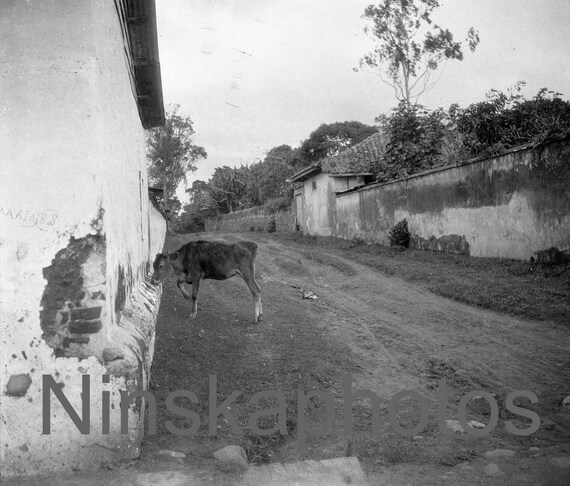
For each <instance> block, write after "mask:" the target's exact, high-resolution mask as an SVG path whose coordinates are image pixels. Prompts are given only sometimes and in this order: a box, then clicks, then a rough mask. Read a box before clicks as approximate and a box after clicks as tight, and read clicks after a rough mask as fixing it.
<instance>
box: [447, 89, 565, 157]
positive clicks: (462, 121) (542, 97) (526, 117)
mask: <svg viewBox="0 0 570 486" xmlns="http://www.w3.org/2000/svg"><path fill="white" fill-rule="evenodd" d="M525 84H526V83H524V82H522V81H521V82H519V83H517V84H516V85H515V87H514V88H512V89H509V90H507V93H506V94H505V93H502V92H500V91H497V90H491V91H490V92H489V93H487V101H483V102H481V103H474V104H472V105H469V106H468V107H467V108H465V109H461V108H459V107H458V106H457V105H452V106H451V107H450V109H449V114H450V118H451V120H452V121H453V123H454V124H455V126H456V127H457V130H458V131H459V132H460V133H461V134H462V135H463V136H464V141H463V144H464V146H465V149H466V150H467V151H468V153H469V154H470V156H472V157H476V156H481V155H496V154H499V153H501V152H503V151H504V150H506V149H509V148H512V147H516V146H517V145H523V144H526V143H538V142H542V141H545V140H549V139H557V138H563V137H566V136H568V135H569V134H570V102H568V101H564V100H562V99H561V98H560V96H561V93H556V92H554V91H549V90H548V89H547V88H542V89H541V90H540V91H539V92H538V94H537V95H536V96H535V97H534V98H533V99H531V100H526V99H525V98H524V96H523V95H521V94H520V91H521V89H522V87H523V86H524V85H525Z"/></svg>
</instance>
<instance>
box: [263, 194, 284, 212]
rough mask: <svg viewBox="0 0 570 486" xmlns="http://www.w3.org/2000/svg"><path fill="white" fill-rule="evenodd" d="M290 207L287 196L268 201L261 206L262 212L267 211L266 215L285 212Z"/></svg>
mask: <svg viewBox="0 0 570 486" xmlns="http://www.w3.org/2000/svg"><path fill="white" fill-rule="evenodd" d="M290 207H291V197H289V196H283V197H278V198H275V199H270V200H269V201H267V202H266V203H265V204H264V205H263V209H264V211H267V212H268V213H276V212H278V211H287V210H288V209H289V208H290Z"/></svg>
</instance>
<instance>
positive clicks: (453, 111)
mask: <svg viewBox="0 0 570 486" xmlns="http://www.w3.org/2000/svg"><path fill="white" fill-rule="evenodd" d="M524 85H525V83H524V82H519V83H517V84H516V85H515V87H514V88H513V89H511V90H508V91H507V93H506V94H505V93H502V92H500V91H497V90H491V91H490V92H489V93H488V94H487V100H486V101H484V102H480V103H474V104H472V105H469V106H468V107H467V108H460V107H459V106H458V105H456V104H454V105H451V107H450V108H449V110H448V111H445V110H443V109H441V108H439V109H437V110H428V109H426V108H424V107H422V106H420V105H415V106H407V105H406V104H404V103H401V104H400V105H399V106H398V107H397V108H396V109H394V110H393V113H392V114H391V115H390V116H386V115H380V116H379V117H377V118H376V121H377V122H378V123H379V125H380V131H382V132H384V133H385V134H386V140H387V143H386V149H385V164H384V166H383V167H382V168H381V170H379V171H378V172H377V173H376V177H377V179H378V180H380V181H386V180H392V179H396V178H399V177H407V176H409V175H411V174H414V173H417V172H421V171H424V170H427V169H430V168H434V167H439V166H445V165H454V164H458V163H461V162H464V161H466V160H468V159H471V158H474V157H484V156H492V155H498V154H500V153H502V152H504V151H505V150H507V149H510V148H513V147H517V146H520V145H525V144H538V143H540V142H544V141H547V140H556V139H561V138H564V137H567V136H569V135H570V102H568V101H564V100H563V99H562V98H561V97H560V96H561V94H560V93H555V92H553V91H550V90H548V89H547V88H543V89H541V90H540V91H539V92H538V94H537V95H536V96H535V97H534V98H532V99H530V100H527V99H525V98H524V96H523V95H521V94H520V91H521V88H522V87H523V86H524Z"/></svg>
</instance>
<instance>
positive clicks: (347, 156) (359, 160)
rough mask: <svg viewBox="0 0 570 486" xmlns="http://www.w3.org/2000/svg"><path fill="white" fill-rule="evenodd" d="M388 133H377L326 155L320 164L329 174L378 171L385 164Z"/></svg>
mask: <svg viewBox="0 0 570 486" xmlns="http://www.w3.org/2000/svg"><path fill="white" fill-rule="evenodd" d="M385 146H386V135H384V134H383V133H380V132H378V133H375V134H374V135H371V136H370V137H368V138H366V139H365V140H363V141H362V142H360V143H357V144H356V145H353V146H352V147H350V148H348V149H347V150H345V151H344V152H341V153H340V154H338V155H334V156H332V157H326V158H324V159H321V160H320V161H319V164H320V166H321V168H322V170H323V172H326V173H327V174H331V175H332V174H369V173H377V172H378V168H380V167H382V165H383V158H384V151H385Z"/></svg>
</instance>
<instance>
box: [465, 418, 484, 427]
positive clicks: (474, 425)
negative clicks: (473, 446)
mask: <svg viewBox="0 0 570 486" xmlns="http://www.w3.org/2000/svg"><path fill="white" fill-rule="evenodd" d="M467 423H468V424H469V425H470V426H471V427H473V428H474V429H484V428H485V427H487V426H486V425H485V424H483V423H481V422H477V420H470V421H469V422H467Z"/></svg>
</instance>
